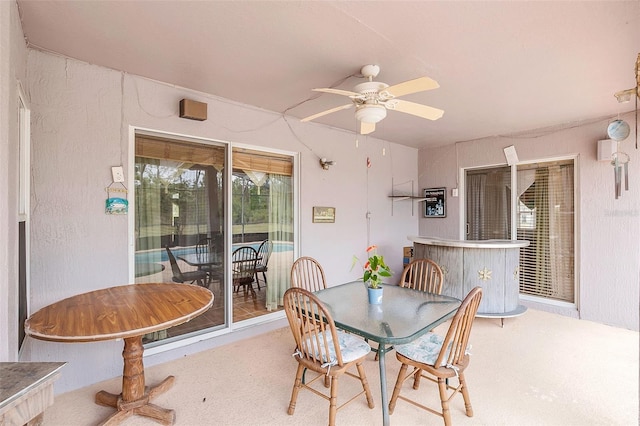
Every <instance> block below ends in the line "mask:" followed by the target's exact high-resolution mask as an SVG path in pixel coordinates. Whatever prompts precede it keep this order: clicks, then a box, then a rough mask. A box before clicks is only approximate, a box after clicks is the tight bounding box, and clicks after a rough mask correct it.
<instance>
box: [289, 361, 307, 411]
mask: <svg viewBox="0 0 640 426" xmlns="http://www.w3.org/2000/svg"><path fill="white" fill-rule="evenodd" d="M303 372H304V367H303V366H302V364H298V370H297V371H296V380H295V381H294V382H293V389H292V390H291V401H289V409H288V410H287V414H289V415H290V416H291V415H293V412H294V411H296V401H297V400H298V393H300V388H301V387H302V373H303Z"/></svg>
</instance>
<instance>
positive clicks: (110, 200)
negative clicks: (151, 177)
mask: <svg viewBox="0 0 640 426" xmlns="http://www.w3.org/2000/svg"><path fill="white" fill-rule="evenodd" d="M113 185H120V186H122V188H120V187H114V186H113ZM128 192H129V191H128V190H127V187H126V186H124V184H122V183H118V182H113V183H111V185H109V186H108V187H107V194H108V195H107V200H106V202H105V210H104V212H105V213H106V214H127V211H128V210H129V201H128V200H127V193H128ZM118 194H122V195H120V196H115V195H118Z"/></svg>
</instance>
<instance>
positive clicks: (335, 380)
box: [329, 376, 338, 426]
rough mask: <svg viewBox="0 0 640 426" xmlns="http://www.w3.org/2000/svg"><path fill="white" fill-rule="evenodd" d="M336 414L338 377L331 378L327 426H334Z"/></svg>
mask: <svg viewBox="0 0 640 426" xmlns="http://www.w3.org/2000/svg"><path fill="white" fill-rule="evenodd" d="M337 412H338V377H337V376H335V377H332V378H331V398H330V399H329V426H335V424H336V413H337Z"/></svg>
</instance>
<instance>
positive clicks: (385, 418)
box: [378, 343, 389, 426]
mask: <svg viewBox="0 0 640 426" xmlns="http://www.w3.org/2000/svg"><path fill="white" fill-rule="evenodd" d="M386 353H387V346H386V345H385V344H383V343H380V344H379V345H378V365H379V366H380V395H381V396H382V424H383V426H389V400H388V396H387V370H386V368H385V364H384V358H385V354H386Z"/></svg>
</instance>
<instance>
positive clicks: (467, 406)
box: [458, 372, 473, 417]
mask: <svg viewBox="0 0 640 426" xmlns="http://www.w3.org/2000/svg"><path fill="white" fill-rule="evenodd" d="M458 378H459V380H460V385H461V387H462V388H461V389H460V392H462V398H464V410H465V412H466V413H467V417H473V408H472V407H471V398H469V389H468V388H467V380H466V379H465V377H464V373H462V372H461V373H460V375H459V377H458Z"/></svg>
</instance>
